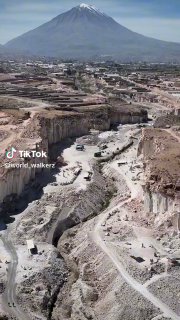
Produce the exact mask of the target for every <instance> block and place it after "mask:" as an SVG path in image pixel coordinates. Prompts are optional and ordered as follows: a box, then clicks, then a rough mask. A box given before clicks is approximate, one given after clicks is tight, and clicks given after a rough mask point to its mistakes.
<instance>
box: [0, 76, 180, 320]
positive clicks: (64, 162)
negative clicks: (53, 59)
mask: <svg viewBox="0 0 180 320" xmlns="http://www.w3.org/2000/svg"><path fill="white" fill-rule="evenodd" d="M31 80H32V79H31ZM68 80H69V78H68ZM8 81H14V80H8ZM22 81H23V84H22V82H20V83H16V84H15V86H14V84H13V86H12V88H11V85H12V84H11V85H10V83H11V82H8V86H4V87H2V88H1V90H0V91H1V95H0V103H1V111H0V133H1V143H2V148H1V168H0V170H1V176H0V201H1V212H0V312H1V313H2V319H18V320H29V319H33V320H43V319H44V320H45V319H47V320H68V319H72V320H86V319H94V320H103V319H106V320H112V319H113V320H119V319H123V320H127V319H132V320H143V319H144V320H148V319H149V320H156V319H160V320H169V319H171V320H177V319H179V317H180V304H179V270H180V269H179V265H180V262H179V261H180V260H179V258H180V256H179V254H180V251H179V248H180V247H179V246H180V238H179V228H180V222H179V205H180V202H179V138H180V136H179V128H178V122H177V121H175V123H174V121H173V120H171V122H169V123H168V127H165V128H164V127H163V126H162V125H159V126H158V128H156V125H154V123H153V121H152V120H151V121H150V120H149V119H148V113H147V110H146V108H144V107H143V106H142V105H139V104H135V103H133V102H132V101H131V103H129V102H127V101H124V102H122V100H121V99H117V98H116V99H106V98H105V97H104V95H103V94H101V95H100V94H99V95H97V93H94V94H92V93H91V94H86V93H84V92H82V91H77V90H75V88H74V82H73V81H70V80H69V81H67V79H66V81H65V79H63V80H59V79H55V78H54V77H53V76H52V75H51V77H49V78H48V79H47V77H45V79H44V80H37V79H36V86H35V87H33V85H31V86H29V82H28V81H26V80H22ZM65 83H66V84H65ZM11 90H13V92H12V91H11ZM62 101H63V102H62ZM16 104H17V105H16ZM10 106H13V107H10ZM157 108H158V106H157V105H156V106H154V105H153V104H152V105H151V104H150V105H149V108H147V109H148V111H149V113H150V115H151V114H155V113H156V110H157ZM163 108H164V107H163V105H162V106H161V109H163ZM163 111H164V112H166V108H165V109H163ZM170 111H171V112H172V108H169V112H170ZM177 116H178V115H177ZM168 117H169V116H168ZM173 119H174V118H173ZM157 122H158V119H157ZM157 122H156V123H157ZM160 123H162V122H161V121H160ZM153 125H154V126H155V127H154V126H153ZM82 146H83V148H82V149H81V147H82ZM79 147H80V150H79ZM12 148H14V149H15V150H16V152H15V151H14V152H15V155H14V157H13V158H9V159H7V152H13V150H14V149H13V150H12ZM20 150H26V151H28V152H30V157H29V156H28V154H25V155H24V154H23V156H22V157H21V154H20V152H19V151H20ZM42 151H43V152H44V154H47V157H46V156H44V155H42V154H41V152H42ZM33 152H35V153H37V152H39V153H40V156H39V157H33V156H32V154H33ZM7 162H8V163H9V164H10V165H9V167H7ZM42 164H43V166H41V165H42ZM13 165H14V167H13ZM20 165H22V166H20ZM23 165H27V166H24V167H23ZM3 317H4V318H3Z"/></svg>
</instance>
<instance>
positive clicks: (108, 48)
mask: <svg viewBox="0 0 180 320" xmlns="http://www.w3.org/2000/svg"><path fill="white" fill-rule="evenodd" d="M6 47H7V48H11V49H18V50H24V51H26V52H27V51H28V52H30V53H32V54H35V55H45V56H54V57H62V58H91V57H95V56H96V57H97V56H102V55H103V56H107V55H108V56H112V57H113V58H115V59H119V60H123V61H129V60H131V61H133V60H144V61H169V60H178V59H180V44H176V43H169V42H165V41H160V40H155V39H152V38H148V37H145V36H142V35H140V34H137V33H135V32H133V31H130V30H129V29H127V28H125V27H123V26H122V25H120V24H119V23H117V22H116V21H115V20H114V19H112V18H111V17H109V16H108V15H106V14H104V13H102V12H101V11H100V10H99V9H97V8H96V7H95V6H93V5H88V4H85V3H82V4H80V5H79V6H76V7H74V8H72V9H71V10H69V11H67V12H65V13H62V14H60V15H58V16H57V17H55V18H54V19H52V20H51V21H49V22H47V23H45V24H43V25H41V26H40V27H38V28H36V29H34V30H32V31H29V32H27V33H25V34H23V35H22V36H20V37H18V38H15V39H13V40H11V41H9V42H8V43H7V44H6Z"/></svg>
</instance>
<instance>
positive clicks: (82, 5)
mask: <svg viewBox="0 0 180 320" xmlns="http://www.w3.org/2000/svg"><path fill="white" fill-rule="evenodd" d="M77 8H79V10H83V9H86V10H89V11H90V12H91V13H94V14H99V15H103V16H106V14H105V13H102V12H101V11H100V10H99V9H97V8H96V7H95V6H92V5H89V4H86V3H81V4H80V5H79V6H78V7H77Z"/></svg>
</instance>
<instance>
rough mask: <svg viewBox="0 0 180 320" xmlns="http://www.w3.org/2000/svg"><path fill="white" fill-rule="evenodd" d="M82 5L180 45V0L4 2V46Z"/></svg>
mask: <svg viewBox="0 0 180 320" xmlns="http://www.w3.org/2000/svg"><path fill="white" fill-rule="evenodd" d="M81 2H85V3H87V4H93V5H94V6H96V7H97V8H98V9H100V10H101V11H102V12H104V13H106V14H107V15H109V16H111V17H112V18H114V19H115V20H116V21H117V22H118V23H120V24H122V25H123V26H125V27H127V28H129V29H130V30H132V31H135V32H138V33H141V34H143V35H145V36H149V37H153V38H156V39H160V40H165V41H171V42H180V37H179V29H180V2H179V1H178V0H172V1H171V2H169V1H166V0H165V1H163V0H159V1H158V3H157V1H155V0H150V1H148V3H147V2H146V1H145V0H127V1H126V3H124V1H123V0H118V1H117V0H111V1H108V0H94V1H93V2H92V1H78V0H66V1H64V0H51V2H50V3H49V1H48V0H32V1H31V2H29V3H25V2H24V1H22V0H0V8H1V12H0V43H1V44H5V43H6V42H8V41H9V40H11V39H13V38H15V37H17V36H19V35H21V34H23V33H25V32H27V31H29V30H32V29H34V28H36V27H38V26H40V25H41V24H43V23H45V22H48V21H49V20H51V19H52V18H54V17H55V16H57V15H58V14H61V13H63V12H65V11H68V10H70V9H71V8H72V7H74V6H77V5H79V4H80V3H81Z"/></svg>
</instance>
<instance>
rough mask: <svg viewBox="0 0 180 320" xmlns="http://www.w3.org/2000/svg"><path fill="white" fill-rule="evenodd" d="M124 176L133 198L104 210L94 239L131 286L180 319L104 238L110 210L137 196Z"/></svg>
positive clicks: (131, 184)
mask: <svg viewBox="0 0 180 320" xmlns="http://www.w3.org/2000/svg"><path fill="white" fill-rule="evenodd" d="M123 177H124V179H125V180H126V183H127V185H128V187H129V189H130V191H131V198H129V199H128V200H125V201H122V202H121V203H120V204H119V205H116V206H115V207H114V208H111V209H109V210H108V209H107V210H106V211H105V212H104V214H102V215H101V216H100V218H99V221H98V223H97V224H96V226H95V229H94V231H93V233H92V237H93V240H94V242H95V243H96V244H97V245H98V246H99V247H100V248H101V250H102V251H103V252H104V253H105V254H106V255H107V256H108V257H109V258H110V260H111V261H112V263H113V264H114V266H115V267H116V269H117V270H118V271H119V272H120V274H121V276H122V277H123V279H124V280H125V281H126V282H127V283H128V284H129V285H130V287H131V288H133V289H134V290H135V291H137V292H139V293H140V294H141V295H142V296H143V297H144V298H145V299H147V300H148V301H150V302H151V303H152V304H153V305H154V306H155V307H156V308H158V309H159V310H160V311H161V312H162V314H163V315H164V316H166V317H168V318H171V319H173V320H179V319H180V317H179V315H177V314H176V313H175V312H174V311H173V310H172V309H171V308H170V307H169V306H168V305H166V304H165V303H163V302H162V301H161V300H160V299H158V298H157V297H156V296H154V295H153V294H152V293H151V292H150V291H149V290H148V288H147V287H146V286H144V285H142V284H140V283H139V282H138V281H136V279H134V278H133V277H132V276H131V275H130V274H129V273H128V272H127V270H126V268H125V267H124V265H123V263H122V261H121V257H120V256H119V255H118V254H117V252H116V250H115V248H114V247H113V246H111V245H110V243H107V242H106V241H105V240H104V239H103V233H102V229H101V226H102V225H103V224H104V223H105V221H106V219H107V217H108V214H109V212H110V211H112V210H114V209H117V208H118V209H121V208H122V207H123V206H124V205H125V204H127V203H128V202H131V200H133V199H135V198H136V197H137V194H136V192H135V189H134V184H133V182H132V181H129V177H128V178H127V176H126V175H124V174H123Z"/></svg>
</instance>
